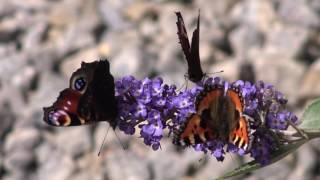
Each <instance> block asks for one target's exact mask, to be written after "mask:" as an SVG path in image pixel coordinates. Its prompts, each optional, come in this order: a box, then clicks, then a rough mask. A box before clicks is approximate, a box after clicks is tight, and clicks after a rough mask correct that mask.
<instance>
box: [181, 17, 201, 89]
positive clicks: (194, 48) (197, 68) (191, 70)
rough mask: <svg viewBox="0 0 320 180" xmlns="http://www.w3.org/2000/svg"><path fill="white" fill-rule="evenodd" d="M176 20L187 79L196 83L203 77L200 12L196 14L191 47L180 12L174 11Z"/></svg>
mask: <svg viewBox="0 0 320 180" xmlns="http://www.w3.org/2000/svg"><path fill="white" fill-rule="evenodd" d="M176 15H177V18H178V21H177V23H176V24H177V28H178V37H179V41H180V44H181V47H182V51H183V54H184V55H185V57H186V60H187V63H188V79H189V80H190V81H192V82H194V83H197V82H199V81H201V80H202V79H203V77H204V76H205V73H203V71H202V68H201V64H200V55H199V36H200V35H199V31H200V26H199V24H200V12H199V15H198V21H197V28H196V29H195V30H194V31H193V34H192V41H191V47H190V43H189V39H188V34H187V30H186V27H185V25H184V21H183V18H182V15H181V13H180V12H176Z"/></svg>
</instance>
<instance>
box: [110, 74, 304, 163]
mask: <svg viewBox="0 0 320 180" xmlns="http://www.w3.org/2000/svg"><path fill="white" fill-rule="evenodd" d="M115 84H116V97H117V101H118V110H119V117H118V126H119V129H120V130H121V131H123V132H124V133H126V134H130V135H132V134H134V133H136V131H138V133H140V137H141V138H143V141H144V143H145V144H146V145H148V146H151V147H152V149H153V150H158V149H160V148H161V145H160V141H161V139H162V137H163V136H164V135H163V132H164V129H165V128H168V130H169V134H171V133H172V132H174V133H175V134H177V131H178V132H183V131H184V128H186V127H185V125H186V123H187V122H188V121H189V120H190V117H192V116H190V115H191V114H192V115H193V116H194V117H195V119H197V118H199V120H200V121H203V119H205V120H206V121H208V122H207V123H209V124H210V122H211V121H213V120H212V116H214V115H212V114H211V112H210V111H211V109H210V108H209V109H205V110H204V109H202V110H201V111H200V112H197V111H199V109H198V107H196V106H197V105H198V104H199V101H198V100H199V99H198V98H200V100H201V98H203V97H205V96H206V94H207V93H210V91H213V90H217V89H218V90H219V89H220V90H223V91H224V93H223V95H222V96H231V95H232V94H231V95H230V93H229V92H228V91H229V90H232V92H234V93H236V94H238V97H235V96H236V95H235V94H234V93H233V95H232V96H233V97H230V98H231V100H232V101H233V99H232V98H235V99H236V101H237V102H240V104H237V111H240V112H239V115H241V116H243V117H242V118H245V119H246V121H242V123H243V124H242V125H244V127H246V126H247V127H248V128H247V131H241V132H245V133H247V134H244V135H246V136H247V137H248V138H249V139H250V143H246V144H245V145H246V146H245V148H246V147H249V148H246V149H245V148H244V149H242V148H243V147H244V146H240V145H241V143H240V145H239V144H237V143H235V142H236V141H237V140H236V139H234V141H231V140H230V139H229V137H232V136H229V135H227V136H226V138H221V137H220V138H219V137H217V138H215V136H214V134H213V136H212V137H214V138H213V139H206V141H202V143H198V144H191V145H192V147H193V148H194V149H195V150H196V151H202V152H204V153H209V154H211V155H213V156H214V157H215V158H216V159H217V160H218V161H223V160H224V156H225V153H227V152H229V153H236V154H239V155H241V156H243V155H245V154H250V155H251V156H252V157H253V158H254V159H256V160H257V161H258V162H260V163H261V164H262V165H265V164H267V163H268V162H269V160H270V157H271V155H272V153H273V152H274V151H275V150H277V149H278V148H279V144H278V142H280V141H278V140H277V137H278V136H277V134H278V133H281V132H282V131H284V130H286V129H287V128H288V126H289V124H291V123H293V124H297V123H298V118H297V117H296V116H295V115H294V114H293V113H292V112H289V111H288V110H287V109H286V103H287V99H286V98H285V97H284V95H283V94H282V93H280V92H279V91H277V90H276V89H275V88H274V87H273V86H272V85H270V84H266V83H264V82H262V81H260V82H257V83H256V84H251V83H250V82H245V81H241V80H238V81H236V82H233V83H229V82H226V81H224V80H223V79H222V78H220V77H215V78H208V79H207V80H205V81H204V82H201V83H199V84H198V85H196V86H195V87H193V88H191V89H186V90H182V91H180V92H178V93H177V92H176V87H175V86H174V85H171V86H170V85H166V84H164V83H163V80H162V79H161V78H155V79H148V78H146V79H144V80H137V79H135V78H134V77H132V76H128V77H124V78H122V79H120V80H118V81H117V82H116V83H115ZM212 95H215V93H214V92H213V93H212ZM237 98H238V100H237ZM213 100H214V98H212V97H209V98H208V97H207V99H206V101H209V102H204V104H206V103H207V104H209V105H210V103H212V102H210V101H213ZM222 100H223V99H222ZM219 103H221V102H219ZM228 103H229V102H228ZM207 106H208V105H207ZM239 109H240V110H239ZM242 109H243V110H242ZM204 113H206V114H204ZM218 120H220V119H218ZM231 120H232V119H231ZM235 120H236V119H235ZM239 122H240V121H239ZM239 122H236V123H239ZM289 122H290V123H289ZM201 123H202V122H200V125H201V128H204V129H205V128H209V130H212V129H210V128H215V127H213V126H215V124H214V123H212V124H210V126H209V125H208V124H206V123H204V124H201ZM219 123H225V122H219ZM229 123H230V122H229ZM245 123H247V124H245ZM191 125H193V124H191ZM195 125H196V124H195ZM226 125H227V126H228V124H226ZM222 127H223V126H222ZM215 130H216V129H215ZM190 132H193V131H190ZM220 133H221V134H220V135H222V136H224V135H223V131H220ZM229 133H230V135H232V134H231V133H234V132H233V131H230V132H229ZM178 134H179V133H178ZM193 135H194V138H198V139H199V138H203V137H200V136H199V135H200V134H193ZM178 137H179V136H178ZM238 138H239V137H238ZM240 138H243V137H240ZM242 140H244V139H242ZM197 142H201V141H197ZM247 142H248V140H247ZM242 145H243V144H242ZM225 147H226V148H225ZM225 149H226V151H225Z"/></svg>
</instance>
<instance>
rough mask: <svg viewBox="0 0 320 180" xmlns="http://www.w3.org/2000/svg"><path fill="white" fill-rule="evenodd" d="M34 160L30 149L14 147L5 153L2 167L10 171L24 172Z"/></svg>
mask: <svg viewBox="0 0 320 180" xmlns="http://www.w3.org/2000/svg"><path fill="white" fill-rule="evenodd" d="M34 161H35V156H34V154H33V152H32V151H28V150H24V149H15V150H13V151H10V152H7V153H5V159H4V168H5V169H6V170H7V171H9V172H11V173H14V172H17V171H20V172H24V171H27V170H28V168H29V167H30V166H32V164H34ZM30 169H31V168H30Z"/></svg>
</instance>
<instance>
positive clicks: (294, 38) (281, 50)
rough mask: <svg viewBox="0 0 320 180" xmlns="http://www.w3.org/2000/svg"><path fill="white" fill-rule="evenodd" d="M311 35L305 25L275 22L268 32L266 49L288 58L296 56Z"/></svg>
mask: <svg viewBox="0 0 320 180" xmlns="http://www.w3.org/2000/svg"><path fill="white" fill-rule="evenodd" d="M309 36H310V32H309V31H308V30H307V29H305V28H303V27H299V26H290V25H284V24H280V23H279V24H277V23H275V24H274V25H273V26H272V28H270V29H269V32H268V33H267V36H266V44H265V47H264V48H265V49H264V51H265V52H266V53H270V54H280V55H282V56H285V57H288V58H292V57H296V56H297V55H298V54H299V52H301V51H302V48H304V44H305V43H306V42H307V41H308V39H309Z"/></svg>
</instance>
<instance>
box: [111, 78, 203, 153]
mask: <svg viewBox="0 0 320 180" xmlns="http://www.w3.org/2000/svg"><path fill="white" fill-rule="evenodd" d="M115 84H116V98H117V101H118V109H119V117H118V126H119V129H120V130H121V131H123V132H124V133H126V134H129V135H132V134H134V133H136V132H135V131H136V130H138V129H137V127H138V128H139V129H140V130H138V131H140V135H141V138H143V139H144V143H145V144H146V145H148V146H151V147H152V148H153V149H154V150H157V149H159V148H160V147H161V146H160V140H161V139H162V137H163V129H165V128H167V127H168V128H169V130H170V131H172V129H173V128H175V126H173V125H172V124H173V123H169V122H174V123H176V124H177V122H179V119H182V118H183V119H185V117H186V116H187V114H189V113H190V112H194V98H195V96H196V95H195V94H196V93H197V92H199V90H198V91H196V90H193V91H186V92H182V93H180V94H177V93H176V86H174V85H171V86H169V85H166V84H164V83H163V80H162V79H161V78H155V79H148V78H146V79H144V80H137V79H135V78H134V77H132V76H127V77H123V78H122V79H119V80H117V81H116V83H115ZM168 120H170V121H168Z"/></svg>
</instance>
